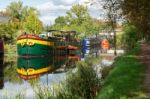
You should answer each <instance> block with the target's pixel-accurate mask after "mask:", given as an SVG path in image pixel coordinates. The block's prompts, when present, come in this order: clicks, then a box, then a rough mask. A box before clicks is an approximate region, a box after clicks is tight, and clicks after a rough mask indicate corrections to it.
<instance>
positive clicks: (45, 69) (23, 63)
mask: <svg viewBox="0 0 150 99" xmlns="http://www.w3.org/2000/svg"><path fill="white" fill-rule="evenodd" d="M79 60H80V56H77V55H54V56H52V57H35V58H24V57H18V61H17V69H16V71H17V73H18V75H19V77H21V78H23V79H25V80H27V79H31V78H38V77H39V76H41V75H44V74H47V73H60V72H65V71H66V70H68V69H69V68H72V67H74V64H75V62H77V61H79ZM57 69H58V70H57Z"/></svg>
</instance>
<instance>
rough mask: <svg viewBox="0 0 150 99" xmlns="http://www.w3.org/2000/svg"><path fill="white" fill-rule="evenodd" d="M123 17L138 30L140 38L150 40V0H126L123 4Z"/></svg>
mask: <svg viewBox="0 0 150 99" xmlns="http://www.w3.org/2000/svg"><path fill="white" fill-rule="evenodd" d="M121 8H122V11H123V15H124V16H125V18H126V19H127V21H129V22H130V23H132V24H133V25H135V27H136V28H137V29H138V33H136V34H135V35H138V36H139V37H140V38H143V37H144V38H146V39H147V40H150V35H149V33H150V22H149V20H150V13H149V11H150V1H149V0H124V1H123V2H121Z"/></svg>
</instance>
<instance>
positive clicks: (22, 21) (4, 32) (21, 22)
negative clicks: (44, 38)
mask: <svg viewBox="0 0 150 99" xmlns="http://www.w3.org/2000/svg"><path fill="white" fill-rule="evenodd" d="M5 13H8V15H9V20H8V22H5V23H1V24H0V35H1V36H2V37H3V38H4V39H5V41H6V42H8V43H11V42H12V41H14V40H15V39H16V37H17V36H18V35H20V34H22V33H23V32H25V31H26V32H28V33H40V32H41V31H42V30H43V24H42V22H41V21H40V19H39V18H38V11H37V10H36V9H35V8H32V7H28V6H23V3H22V2H21V1H18V2H11V3H10V5H8V6H7V7H6V11H5Z"/></svg>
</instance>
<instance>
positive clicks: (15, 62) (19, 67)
mask: <svg viewBox="0 0 150 99" xmlns="http://www.w3.org/2000/svg"><path fill="white" fill-rule="evenodd" d="M91 53H92V54H93V55H94V56H95V57H97V56H98V55H100V53H99V51H98V50H97V49H93V50H90V51H88V50H87V51H85V53H81V54H80V53H77V54H74V55H62V54H57V55H54V56H51V57H34V58H27V57H17V56H13V57H11V56H7V57H1V58H0V99H6V98H7V99H14V98H15V97H16V96H17V95H19V94H21V93H24V95H25V97H26V99H32V98H33V97H34V92H35V91H34V88H35V86H52V85H54V84H56V83H59V82H60V81H62V80H63V79H64V78H65V75H66V72H67V71H68V70H71V69H73V68H75V63H76V62H78V61H82V60H85V58H86V57H88V55H89V54H91ZM103 58H104V60H103V62H104V63H106V64H107V62H109V61H112V60H113V59H110V58H108V57H104V56H103ZM35 67H36V68H35ZM47 67H48V70H46V71H45V72H42V73H38V74H36V75H32V74H27V75H22V74H23V71H25V69H29V71H33V70H32V68H35V69H36V70H39V71H38V72H40V71H42V70H44V69H42V68H47Z"/></svg>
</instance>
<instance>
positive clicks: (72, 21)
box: [51, 4, 104, 38]
mask: <svg viewBox="0 0 150 99" xmlns="http://www.w3.org/2000/svg"><path fill="white" fill-rule="evenodd" d="M103 24H104V22H103V21H98V20H96V19H92V17H91V16H90V15H89V13H88V8H87V7H85V6H83V5H79V4H77V5H73V6H72V8H71V9H70V10H69V11H68V12H67V13H66V16H59V17H58V18H56V20H55V24H54V25H52V26H51V29H60V30H75V31H77V32H78V37H81V38H82V37H84V36H91V35H93V34H95V33H99V31H100V30H102V27H103ZM101 26H102V27H101Z"/></svg>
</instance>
